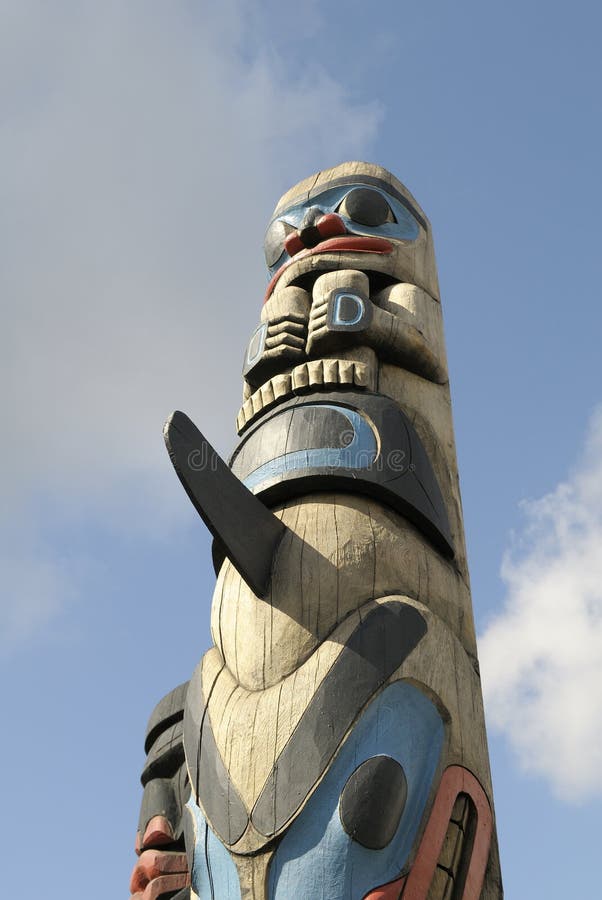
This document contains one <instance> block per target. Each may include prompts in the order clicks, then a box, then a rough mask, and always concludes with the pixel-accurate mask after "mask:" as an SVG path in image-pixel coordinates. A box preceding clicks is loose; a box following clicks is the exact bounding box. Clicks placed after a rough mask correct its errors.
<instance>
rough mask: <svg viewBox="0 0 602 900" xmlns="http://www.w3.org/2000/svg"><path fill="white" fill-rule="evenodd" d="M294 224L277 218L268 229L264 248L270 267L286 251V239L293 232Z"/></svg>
mask: <svg viewBox="0 0 602 900" xmlns="http://www.w3.org/2000/svg"><path fill="white" fill-rule="evenodd" d="M294 230H295V229H294V228H293V226H292V225H288V224H287V223H286V222H282V221H280V220H278V219H277V220H276V221H275V222H272V224H271V225H270V227H269V228H268V230H267V231H266V235H265V240H264V244H263V248H264V251H265V261H266V263H267V265H268V268H271V266H273V265H275V264H276V263H277V262H278V260H279V259H280V257H281V256H282V254H283V253H284V241H285V239H286V237H287V235H289V234H290V233H291V231H294Z"/></svg>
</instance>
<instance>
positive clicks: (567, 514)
mask: <svg viewBox="0 0 602 900" xmlns="http://www.w3.org/2000/svg"><path fill="white" fill-rule="evenodd" d="M524 513H525V520H526V521H525V526H524V529H523V532H522V534H521V535H520V537H519V538H517V540H516V545H515V547H514V548H513V550H512V551H511V552H510V553H508V555H507V556H506V558H505V560H504V563H503V567H502V577H503V579H504V581H505V582H506V585H507V591H508V592H507V599H506V603H505V607H504V609H503V610H502V612H501V614H500V615H499V616H498V617H497V618H496V619H495V620H494V621H493V622H491V624H490V625H489V627H488V628H487V630H486V631H485V634H484V635H483V636H482V637H481V640H480V645H479V646H480V656H481V662H482V669H483V677H484V688H485V694H486V703H487V714H488V719H489V721H490V723H491V724H492V725H493V726H494V727H495V728H497V729H500V730H501V731H503V732H504V733H505V734H506V736H507V737H508V739H509V741H510V743H511V745H512V747H513V748H514V750H515V751H516V753H517V754H518V758H519V760H520V763H521V765H522V766H523V767H524V769H525V770H526V771H528V772H532V773H534V774H539V775H543V776H544V777H546V778H547V779H548V780H549V781H550V782H551V784H552V786H553V787H554V789H555V790H556V792H557V793H558V794H559V795H561V796H562V797H564V798H566V799H568V800H579V799H582V798H585V797H586V796H588V795H591V793H592V792H594V793H600V792H602V408H600V409H598V410H597V411H596V412H595V414H594V415H593V417H592V420H591V423H590V428H589V432H588V436H587V441H586V445H585V449H584V452H583V455H582V458H581V460H580V462H579V464H578V465H577V466H576V467H575V469H574V471H573V472H572V474H571V475H570V477H569V478H568V479H567V480H566V481H564V482H562V483H561V484H559V485H558V486H557V488H556V489H555V490H554V491H553V492H552V493H550V494H547V495H546V496H545V497H543V498H541V499H540V500H536V501H529V502H526V503H525V504H524Z"/></svg>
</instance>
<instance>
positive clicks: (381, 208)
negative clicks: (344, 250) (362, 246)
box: [338, 188, 395, 228]
mask: <svg viewBox="0 0 602 900" xmlns="http://www.w3.org/2000/svg"><path fill="white" fill-rule="evenodd" d="M338 212H340V213H341V215H343V216H345V217H346V218H347V219H353V221H354V222H357V223H358V224H359V225H366V226H368V228H378V226H379V225H384V224H385V223H386V222H395V216H394V215H393V210H392V209H391V207H390V206H389V204H388V203H387V201H386V200H385V198H384V197H383V195H382V194H379V193H378V191H372V190H370V188H354V189H353V190H352V191H349V193H348V194H347V196H346V197H345V199H344V200H343V202H342V203H341V205H340V206H339V209H338Z"/></svg>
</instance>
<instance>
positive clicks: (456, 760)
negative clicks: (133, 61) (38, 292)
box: [131, 163, 502, 900]
mask: <svg viewBox="0 0 602 900" xmlns="http://www.w3.org/2000/svg"><path fill="white" fill-rule="evenodd" d="M265 252H266V261H267V265H268V268H269V271H270V276H271V280H270V282H269V285H268V289H267V292H266V296H265V302H264V305H263V308H262V311H261V318H260V324H259V325H258V327H257V328H256V330H255V331H254V333H253V335H252V337H251V340H250V342H249V345H248V348H247V350H246V353H245V360H244V367H243V377H244V402H243V406H242V409H241V410H240V413H239V415H238V420H237V426H238V433H239V441H238V444H237V445H236V447H235V449H234V452H233V454H232V457H231V459H230V462H229V465H226V464H225V463H224V462H223V461H222V460H221V459H220V458H219V456H218V455H217V454H216V452H215V451H214V450H213V448H212V447H211V445H210V444H209V443H208V442H207V440H206V439H205V438H204V437H203V435H202V434H201V433H200V432H199V431H198V430H197V429H196V428H195V426H194V425H193V423H192V422H191V421H190V419H188V418H187V416H185V415H184V414H183V413H179V412H176V413H174V414H173V416H172V417H171V418H170V420H169V421H168V423H167V425H166V427H165V439H166V443H167V448H168V450H169V454H170V456H171V460H172V462H173V465H174V467H175V469H176V472H177V474H178V476H179V478H180V480H181V482H182V484H183V486H184V488H185V490H186V492H187V493H188V496H189V497H190V499H191V501H192V503H193V504H194V506H195V507H196V509H197V510H198V512H199V514H200V515H201V517H202V518H203V520H204V522H205V524H206V525H207V526H208V528H209V530H210V531H211V533H212V535H213V538H214V542H213V556H214V564H215V570H216V574H217V584H216V587H215V591H214V594H213V603H212V611H211V632H212V636H213V641H214V646H213V647H212V648H211V649H210V650H209V651H208V652H207V653H206V654H205V656H204V657H203V659H202V660H201V662H200V663H199V666H198V668H197V669H196V671H195V672H194V674H193V676H192V678H191V680H190V682H189V683H187V684H184V685H181V686H180V687H179V688H177V689H176V690H175V691H172V692H171V693H170V694H168V695H167V697H165V698H164V699H163V700H162V701H161V703H159V705H158V707H157V708H156V710H155V712H154V713H153V715H152V717H151V720H150V723H149V728H148V732H147V739H146V751H147V753H148V758H147V762H146V766H145V769H144V773H143V777H142V782H143V785H144V788H145V790H144V798H143V803H142V811H141V816H140V826H139V831H138V842H137V851H138V854H139V860H138V863H137V865H136V867H135V869H134V874H133V876H132V886H131V888H132V893H133V894H134V895H135V897H137V898H139V900H159V898H161V900H166V898H168V897H169V898H174V900H175V898H177V900H185V898H186V900H189V898H196V897H198V898H201V900H209V898H214V900H398V898H403V900H427V898H428V900H452V898H453V900H479V898H481V900H500V898H502V886H501V878H500V871H499V861H498V855H497V841H496V835H495V827H494V817H493V802H492V790H491V776H490V772H489V761H488V753H487V742H486V736H485V725H484V718H483V705H482V697H481V685H480V679H479V667H478V662H477V652H476V642H475V633H474V625H473V615H472V605H471V597H470V588H469V580H468V568H467V563H466V552H465V545H464V529H463V523H462V508H461V502H460V491H459V485H458V471H457V463H456V453H455V446H454V435H453V426H452V415H451V404H450V392H449V384H448V377H447V364H446V356H445V344H444V337H443V327H442V317H441V304H440V299H439V285H438V280H437V270H436V265H435V256H434V251H433V241H432V236H431V229H430V226H429V223H428V221H427V219H426V217H425V215H424V213H423V212H422V210H421V209H420V207H419V206H418V204H417V203H416V201H415V200H414V198H413V197H412V196H411V195H410V193H409V192H408V191H407V190H406V188H405V187H404V186H403V185H402V184H401V183H400V182H399V181H397V179H396V178H394V177H393V176H392V175H391V174H390V173H389V172H387V171H385V170H384V169H382V168H380V167H378V166H375V165H368V164H365V163H346V164H343V165H340V166H337V167H335V168H333V169H329V170H327V171H324V172H319V173H318V174H317V175H314V176H312V177H311V178H308V179H306V180H305V181H302V182H301V183H300V184H298V185H296V186H295V187H294V188H292V189H291V190H290V191H289V192H288V193H287V194H285V195H284V197H283V198H282V199H281V200H280V202H279V204H278V206H277V207H276V210H275V213H274V216H273V218H272V221H271V223H270V225H269V228H268V230H267V234H266V239H265Z"/></svg>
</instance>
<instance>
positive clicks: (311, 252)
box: [263, 235, 393, 303]
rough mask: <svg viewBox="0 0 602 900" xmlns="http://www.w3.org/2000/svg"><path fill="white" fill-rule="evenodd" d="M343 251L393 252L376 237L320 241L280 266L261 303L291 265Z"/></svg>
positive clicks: (382, 239) (390, 247)
mask: <svg viewBox="0 0 602 900" xmlns="http://www.w3.org/2000/svg"><path fill="white" fill-rule="evenodd" d="M345 250H348V251H350V252H351V253H383V254H385V253H391V252H392V251H393V244H392V243H391V241H387V240H385V238H376V237H349V236H348V235H345V236H343V237H334V238H330V239H329V240H327V241H322V243H321V244H318V245H317V247H311V249H308V250H301V251H300V252H299V253H297V254H295V256H293V258H292V259H289V261H288V262H287V263H285V264H284V265H283V266H281V268H280V269H278V271H277V272H275V273H274V275H273V276H272V279H271V280H270V283H269V284H268V287H267V290H266V292H265V297H264V299H263V302H264V303H265V302H266V300H269V298H270V296H271V294H272V291H273V290H274V288H275V287H276V282H277V281H278V279H279V278H280V276H281V275H282V273H283V272H285V271H286V269H288V268H289V266H292V264H293V263H295V262H297V261H298V260H300V259H305V258H306V257H307V256H315V255H316V254H317V253H332V252H333V251H334V252H336V251H339V252H343V251H345Z"/></svg>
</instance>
